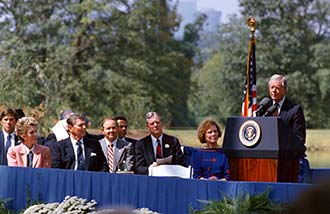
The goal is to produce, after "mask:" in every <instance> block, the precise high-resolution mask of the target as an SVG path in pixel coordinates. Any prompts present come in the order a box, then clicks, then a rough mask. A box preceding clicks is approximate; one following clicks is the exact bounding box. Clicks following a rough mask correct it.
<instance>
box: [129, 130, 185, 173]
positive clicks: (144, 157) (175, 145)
mask: <svg viewBox="0 0 330 214" xmlns="http://www.w3.org/2000/svg"><path fill="white" fill-rule="evenodd" d="M162 142H163V143H162V151H163V158H166V157H168V156H170V155H173V158H172V164H173V165H182V166H184V165H185V161H184V156H183V153H182V151H181V145H180V142H179V140H178V138H176V137H174V136H170V135H166V134H163V139H162ZM155 161H156V158H155V153H154V148H153V145H152V140H151V135H148V136H146V137H144V138H142V139H140V140H138V141H137V142H136V144H135V173H136V174H145V175H147V174H148V168H149V166H150V165H151V164H152V163H153V162H155Z"/></svg>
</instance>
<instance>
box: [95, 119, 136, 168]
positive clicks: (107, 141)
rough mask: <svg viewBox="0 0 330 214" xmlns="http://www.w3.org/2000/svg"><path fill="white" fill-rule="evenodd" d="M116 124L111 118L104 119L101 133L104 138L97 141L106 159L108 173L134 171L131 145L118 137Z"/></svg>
mask: <svg viewBox="0 0 330 214" xmlns="http://www.w3.org/2000/svg"><path fill="white" fill-rule="evenodd" d="M118 129H119V127H118V124H117V122H116V120H115V119H113V118H106V119H105V120H104V122H103V124H102V127H101V131H102V133H103V135H104V138H102V139H101V140H99V142H100V145H101V147H102V150H103V153H104V156H105V157H106V158H107V162H108V165H109V172H112V173H116V172H118V171H128V172H133V171H134V147H133V144H132V143H130V142H127V141H124V140H122V139H120V138H119V137H118Z"/></svg>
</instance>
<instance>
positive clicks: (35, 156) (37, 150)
mask: <svg viewBox="0 0 330 214" xmlns="http://www.w3.org/2000/svg"><path fill="white" fill-rule="evenodd" d="M40 157H41V149H40V147H39V146H38V145H37V144H35V145H34V154H33V164H32V167H34V168H36V167H37V163H38V162H39V160H40Z"/></svg>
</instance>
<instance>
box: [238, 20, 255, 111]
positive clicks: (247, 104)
mask: <svg viewBox="0 0 330 214" xmlns="http://www.w3.org/2000/svg"><path fill="white" fill-rule="evenodd" d="M247 25H248V29H249V30H250V32H251V34H252V35H251V38H250V41H249V47H248V60H247V64H246V80H245V90H244V98H243V105H242V114H241V115H242V116H245V117H251V116H256V114H255V112H256V109H257V96H256V93H257V92H256V63H255V44H256V40H255V37H254V33H255V31H256V26H257V21H256V19H255V18H254V17H252V16H250V17H249V18H248V20H247Z"/></svg>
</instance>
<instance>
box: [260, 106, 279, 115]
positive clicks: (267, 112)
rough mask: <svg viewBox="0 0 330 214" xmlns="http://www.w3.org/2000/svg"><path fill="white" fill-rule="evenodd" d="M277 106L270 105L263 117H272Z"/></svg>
mask: <svg viewBox="0 0 330 214" xmlns="http://www.w3.org/2000/svg"><path fill="white" fill-rule="evenodd" d="M276 109H277V106H276V105H272V106H271V107H269V108H268V109H267V111H266V113H265V114H264V115H263V116H264V117H268V116H272V115H273V113H274V112H275V111H276Z"/></svg>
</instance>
